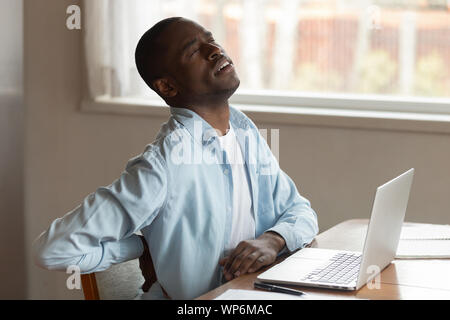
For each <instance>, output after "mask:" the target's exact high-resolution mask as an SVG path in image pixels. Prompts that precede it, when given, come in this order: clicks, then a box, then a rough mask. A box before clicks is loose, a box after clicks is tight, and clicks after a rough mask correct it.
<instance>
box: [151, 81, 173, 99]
mask: <svg viewBox="0 0 450 320" xmlns="http://www.w3.org/2000/svg"><path fill="white" fill-rule="evenodd" d="M152 85H153V88H155V89H156V90H157V91H158V92H159V93H160V94H161V95H162V96H163V97H165V98H172V97H174V96H176V94H177V93H178V90H177V89H176V88H175V86H174V85H172V84H171V83H170V82H169V81H168V80H167V79H164V78H161V79H156V80H154V81H153V83H152Z"/></svg>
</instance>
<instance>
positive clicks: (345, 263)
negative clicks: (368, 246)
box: [302, 253, 361, 284]
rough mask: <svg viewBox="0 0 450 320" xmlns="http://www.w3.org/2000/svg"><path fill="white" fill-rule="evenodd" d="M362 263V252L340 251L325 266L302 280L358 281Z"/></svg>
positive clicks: (342, 282)
mask: <svg viewBox="0 0 450 320" xmlns="http://www.w3.org/2000/svg"><path fill="white" fill-rule="evenodd" d="M360 264H361V254H351V253H338V254H336V255H335V256H333V257H332V258H331V259H330V260H329V261H328V262H327V264H326V265H325V266H324V267H321V268H318V269H316V270H314V271H312V272H311V273H309V274H308V275H307V276H306V277H305V278H303V279H302V280H308V281H314V282H324V283H337V284H348V283H351V282H352V281H356V278H357V276H358V271H359V265H360Z"/></svg>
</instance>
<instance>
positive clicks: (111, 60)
mask: <svg viewBox="0 0 450 320" xmlns="http://www.w3.org/2000/svg"><path fill="white" fill-rule="evenodd" d="M85 8H86V14H87V19H86V27H85V28H86V33H85V44H86V46H85V47H86V58H87V59H86V60H87V63H88V79H89V88H90V93H91V96H93V97H98V96H107V97H113V98H138V99H154V98H155V97H156V94H154V93H153V91H151V90H150V89H149V88H148V87H146V85H145V83H144V82H143V81H142V80H141V79H140V77H139V75H138V73H137V71H136V68H135V65H134V49H135V46H136V43H137V41H138V39H139V38H140V36H141V35H142V34H143V33H144V32H145V31H146V30H147V29H148V28H150V27H151V26H152V25H153V24H154V23H156V22H157V21H159V20H161V19H163V18H165V17H169V16H184V17H187V18H190V19H193V20H195V21H197V22H199V23H200V24H202V25H203V26H205V27H206V28H208V29H209V30H211V31H212V32H213V34H214V36H215V38H216V39H217V40H218V42H219V43H221V44H222V46H223V47H224V48H225V49H226V50H227V52H228V54H229V55H230V56H231V57H232V59H233V60H234V62H235V64H236V68H237V71H238V74H239V77H240V79H241V86H240V89H239V90H238V92H237V98H236V101H241V102H245V103H262V104H264V103H265V102H267V101H271V102H276V101H278V102H279V103H281V104H285V105H291V106H299V105H301V104H302V101H303V100H302V98H305V97H307V98H308V101H309V102H310V103H311V105H313V106H314V105H316V106H317V105H322V104H323V103H325V104H327V103H329V102H330V101H331V103H330V105H337V106H342V105H343V104H344V105H346V104H347V103H348V102H349V101H350V100H351V99H353V98H355V97H357V98H358V99H363V100H364V99H366V100H367V101H372V103H369V105H371V106H373V107H375V108H376V107H377V105H376V103H373V101H382V102H383V103H384V102H385V101H388V100H389V101H396V100H402V101H406V103H404V104H401V107H402V108H408V105H409V104H408V102H411V101H412V102H414V101H425V102H430V101H434V102H437V103H438V104H439V106H440V107H441V109H442V106H444V107H446V106H447V105H449V104H450V1H447V0H408V1H404V0H390V1H388V0H378V1H370V0H354V1H351V0H321V1H317V0H315V1H310V0H227V1H225V0H152V1H149V0H129V1H126V2H125V1H109V0H96V1H85ZM314 99H319V100H320V101H325V102H323V103H314V102H311V101H314ZM321 99H322V100H321ZM323 99H325V100H323ZM349 99H350V100H349ZM336 101H344V102H343V103H339V102H338V103H334V102H336ZM416 105H417V104H416ZM424 105H427V106H430V104H422V103H420V108H422V109H423V108H424V107H423V106H424ZM448 110H449V111H450V106H449V107H448ZM423 111H427V110H423ZM440 111H442V110H440Z"/></svg>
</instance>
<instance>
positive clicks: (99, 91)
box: [84, 0, 162, 98]
mask: <svg viewBox="0 0 450 320" xmlns="http://www.w3.org/2000/svg"><path fill="white" fill-rule="evenodd" d="M161 3H162V1H159V0H153V1H149V0H127V1H124V0H85V1H84V17H85V24H84V43H85V57H86V64H87V73H88V87H89V93H90V96H91V97H92V98H94V97H99V96H110V97H123V96H148V95H151V92H150V90H149V89H148V88H147V87H146V85H145V83H144V82H143V81H142V80H141V79H140V77H139V74H138V72H137V70H136V65H135V60H134V51H135V48H136V45H137V42H138V41H139V38H140V37H141V36H142V34H143V33H144V32H145V31H146V30H148V29H149V28H150V27H151V26H152V25H154V24H155V23H156V22H158V21H159V20H160V19H161V16H162V15H161Z"/></svg>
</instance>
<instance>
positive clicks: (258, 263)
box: [219, 231, 286, 281]
mask: <svg viewBox="0 0 450 320" xmlns="http://www.w3.org/2000/svg"><path fill="white" fill-rule="evenodd" d="M285 244H286V243H285V241H284V239H283V237H281V236H280V235H279V234H278V233H276V232H271V231H269V232H265V233H263V234H262V235H261V236H259V237H258V238H257V239H255V240H245V241H242V242H240V243H239V245H238V246H237V247H236V249H234V250H233V251H232V252H231V254H230V255H229V256H227V257H225V258H223V259H221V260H220V261H219V264H220V265H221V266H223V267H224V269H223V272H224V275H225V279H227V281H229V280H231V279H233V278H235V277H239V276H240V275H243V274H245V273H247V272H249V273H252V272H255V271H257V270H259V269H260V268H261V267H264V266H267V265H269V264H272V263H274V262H275V259H276V258H277V255H278V252H280V251H281V249H283V248H284V246H285Z"/></svg>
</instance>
